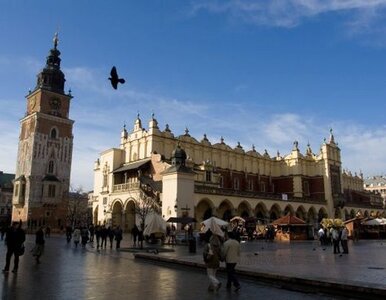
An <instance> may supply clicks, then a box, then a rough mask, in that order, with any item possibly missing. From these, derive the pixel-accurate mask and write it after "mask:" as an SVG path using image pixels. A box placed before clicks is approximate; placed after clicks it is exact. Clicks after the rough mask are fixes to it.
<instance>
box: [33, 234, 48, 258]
mask: <svg viewBox="0 0 386 300" xmlns="http://www.w3.org/2000/svg"><path fill="white" fill-rule="evenodd" d="M35 235H36V238H35V247H34V248H33V250H32V255H33V256H34V257H35V259H36V263H38V264H39V263H40V257H41V256H42V255H43V252H44V244H45V240H44V232H43V227H40V228H39V229H38V230H37V231H36V234H35Z"/></svg>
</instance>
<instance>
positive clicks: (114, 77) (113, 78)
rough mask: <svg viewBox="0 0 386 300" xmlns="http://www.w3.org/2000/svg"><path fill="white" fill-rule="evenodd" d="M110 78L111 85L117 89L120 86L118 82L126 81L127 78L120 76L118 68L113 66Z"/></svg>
mask: <svg viewBox="0 0 386 300" xmlns="http://www.w3.org/2000/svg"><path fill="white" fill-rule="evenodd" d="M110 76H111V77H109V80H110V81H111V85H112V86H113V88H114V89H115V90H116V89H117V88H118V83H122V84H123V83H125V80H124V79H123V78H119V77H118V73H117V68H115V66H114V67H112V68H111V72H110Z"/></svg>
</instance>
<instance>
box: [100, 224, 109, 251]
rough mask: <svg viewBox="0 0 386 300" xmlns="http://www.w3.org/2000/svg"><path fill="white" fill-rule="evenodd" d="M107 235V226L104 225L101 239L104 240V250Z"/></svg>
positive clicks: (102, 244)
mask: <svg viewBox="0 0 386 300" xmlns="http://www.w3.org/2000/svg"><path fill="white" fill-rule="evenodd" d="M107 235H108V232H107V228H106V226H104V225H103V226H102V229H101V239H102V243H101V248H103V246H104V247H105V248H106V244H107Z"/></svg>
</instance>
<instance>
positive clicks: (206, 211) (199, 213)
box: [194, 199, 213, 224]
mask: <svg viewBox="0 0 386 300" xmlns="http://www.w3.org/2000/svg"><path fill="white" fill-rule="evenodd" d="M211 216H213V203H212V202H211V201H210V200H209V199H202V200H200V201H199V202H198V204H197V206H196V209H195V216H194V217H195V218H196V220H197V224H200V223H201V222H202V221H204V220H206V219H209V218H210V217H211Z"/></svg>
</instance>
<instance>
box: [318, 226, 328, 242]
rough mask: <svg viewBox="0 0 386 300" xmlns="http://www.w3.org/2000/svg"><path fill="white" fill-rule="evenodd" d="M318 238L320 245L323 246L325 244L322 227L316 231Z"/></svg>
mask: <svg viewBox="0 0 386 300" xmlns="http://www.w3.org/2000/svg"><path fill="white" fill-rule="evenodd" d="M318 237H319V241H320V245H321V246H324V245H325V244H326V242H325V236H324V230H323V227H320V229H319V230H318Z"/></svg>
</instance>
